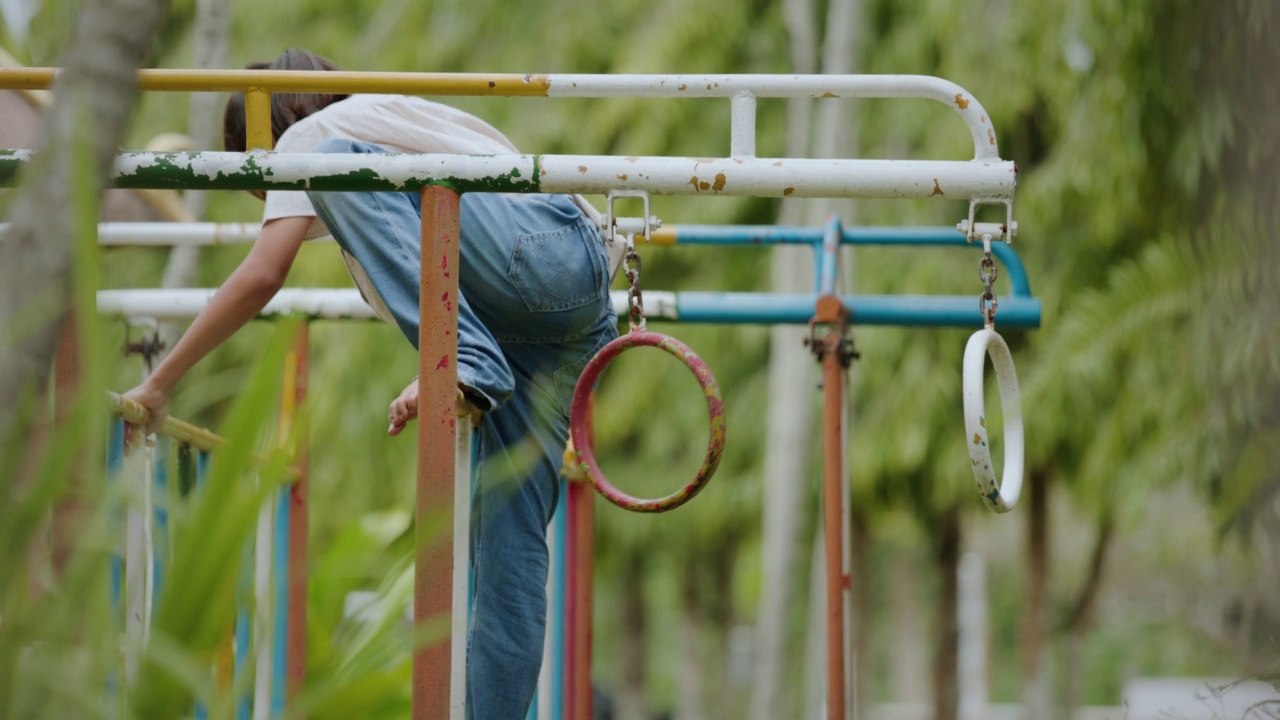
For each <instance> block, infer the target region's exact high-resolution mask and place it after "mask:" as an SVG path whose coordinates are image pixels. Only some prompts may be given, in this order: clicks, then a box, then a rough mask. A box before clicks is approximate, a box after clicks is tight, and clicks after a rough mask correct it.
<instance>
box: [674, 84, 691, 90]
mask: <svg viewBox="0 0 1280 720" xmlns="http://www.w3.org/2000/svg"><path fill="white" fill-rule="evenodd" d="M676 89H677V90H688V89H689V86H688V85H685V84H684V83H680V87H678V88H676Z"/></svg>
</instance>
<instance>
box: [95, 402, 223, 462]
mask: <svg viewBox="0 0 1280 720" xmlns="http://www.w3.org/2000/svg"><path fill="white" fill-rule="evenodd" d="M107 398H108V400H109V401H110V403H111V408H112V410H114V411H115V412H116V413H119V415H120V416H121V417H123V418H124V419H125V420H127V421H129V422H131V423H133V424H134V425H145V424H146V423H147V421H148V420H149V419H151V412H150V411H149V410H147V409H146V408H145V407H143V406H142V405H141V404H139V403H136V402H134V401H133V400H129V399H127V398H124V397H121V396H119V395H117V394H115V393H113V392H108V393H107ZM162 432H163V434H165V435H168V436H169V437H171V438H173V439H174V440H177V441H179V442H184V443H189V444H191V445H193V446H195V447H197V448H200V449H201V450H214V449H216V448H217V447H218V446H219V445H221V444H222V443H223V442H225V441H224V440H223V439H222V438H221V437H219V436H217V435H215V434H213V433H212V432H210V431H208V430H205V429H204V428H198V427H196V426H195V425H191V424H189V423H185V422H182V421H181V420H175V419H174V418H171V417H167V418H165V419H164V428H163V429H162Z"/></svg>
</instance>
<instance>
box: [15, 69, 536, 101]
mask: <svg viewBox="0 0 1280 720" xmlns="http://www.w3.org/2000/svg"><path fill="white" fill-rule="evenodd" d="M58 72H59V70H58V68H0V88H3V89H8V90H45V89H48V88H50V87H52V86H53V83H54V80H56V79H57V75H58ZM548 87H550V80H549V79H548V78H547V76H546V75H515V74H510V73H505V74H485V73H387V72H381V73H375V72H350V71H339V72H307V71H289V70H171V69H150V70H139V71H138V89H139V90H143V91H152V90H160V91H178V92H234V91H237V90H239V91H245V90H250V89H258V90H265V91H267V92H273V93H274V92H299V93H307V92H316V93H396V94H405V95H454V96H458V95H494V96H503V97H542V96H545V95H546V94H547V88H548Z"/></svg>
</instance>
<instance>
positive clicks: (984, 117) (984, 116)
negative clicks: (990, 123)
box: [978, 115, 987, 125]
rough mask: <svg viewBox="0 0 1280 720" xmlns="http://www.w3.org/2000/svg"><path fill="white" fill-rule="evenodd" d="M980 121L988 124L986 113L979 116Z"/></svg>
mask: <svg viewBox="0 0 1280 720" xmlns="http://www.w3.org/2000/svg"><path fill="white" fill-rule="evenodd" d="M978 121H979V122H981V123H982V124H983V125H986V124H987V116H986V115H983V116H982V117H979V118H978Z"/></svg>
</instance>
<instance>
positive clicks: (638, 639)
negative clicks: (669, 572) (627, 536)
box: [617, 551, 649, 720]
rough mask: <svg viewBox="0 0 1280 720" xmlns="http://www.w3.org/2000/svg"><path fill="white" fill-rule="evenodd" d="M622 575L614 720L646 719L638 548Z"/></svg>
mask: <svg viewBox="0 0 1280 720" xmlns="http://www.w3.org/2000/svg"><path fill="white" fill-rule="evenodd" d="M630 555H631V557H630V558H628V559H627V564H626V565H624V567H627V568H630V572H626V573H623V574H622V587H621V596H622V602H621V603H620V605H621V607H620V609H621V612H622V618H621V623H620V628H621V632H620V633H619V640H620V643H621V645H622V647H621V652H620V655H621V656H622V686H621V687H619V688H618V702H617V711H618V715H617V720H648V718H649V710H648V707H647V706H646V704H645V694H644V690H645V671H646V668H647V666H648V663H649V645H648V643H649V640H648V632H649V616H648V604H647V603H646V602H645V598H644V579H645V577H646V575H647V573H646V570H647V569H648V563H647V562H646V560H645V555H644V553H643V552H641V551H632V552H631V553H630Z"/></svg>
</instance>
